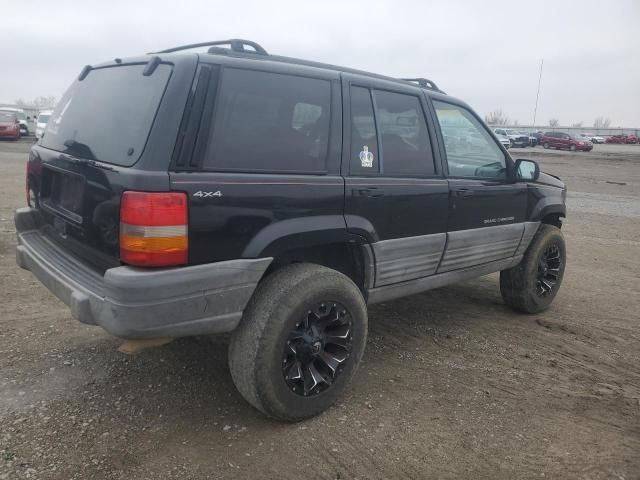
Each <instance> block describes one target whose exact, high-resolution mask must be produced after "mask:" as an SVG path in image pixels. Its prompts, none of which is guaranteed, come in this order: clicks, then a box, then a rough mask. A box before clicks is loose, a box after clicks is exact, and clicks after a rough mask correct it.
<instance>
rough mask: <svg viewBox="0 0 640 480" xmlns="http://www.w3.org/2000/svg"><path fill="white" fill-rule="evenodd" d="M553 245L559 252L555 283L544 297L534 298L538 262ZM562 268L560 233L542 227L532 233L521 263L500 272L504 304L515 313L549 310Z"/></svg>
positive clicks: (558, 230) (535, 295)
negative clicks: (559, 260) (559, 259)
mask: <svg viewBox="0 0 640 480" xmlns="http://www.w3.org/2000/svg"><path fill="white" fill-rule="evenodd" d="M552 245H556V246H557V247H558V250H559V252H560V258H561V262H560V268H559V272H558V277H557V283H556V284H555V286H554V288H553V289H552V290H551V291H550V292H549V293H548V294H546V295H544V296H541V295H539V294H538V287H537V285H538V275H539V270H538V268H539V262H540V259H541V257H542V256H543V254H544V252H545V251H546V250H547V249H548V248H550V247H551V246H552ZM565 266H566V247H565V242H564V237H563V235H562V232H561V231H560V229H559V228H558V227H554V226H553V225H547V224H542V225H540V228H539V229H538V231H537V232H536V234H535V236H534V237H533V240H532V241H531V244H530V245H529V248H528V249H527V252H526V253H525V255H524V257H523V258H522V261H521V262H520V263H519V264H518V265H516V266H515V267H512V268H509V269H507V270H502V271H501V272H500V293H502V298H503V300H504V302H505V303H506V304H507V305H509V306H510V307H511V308H513V309H514V310H516V311H519V312H523V313H538V312H542V311H543V310H546V309H547V308H549V305H551V302H553V299H554V298H555V296H556V294H557V293H558V290H559V289H560V286H561V284H562V277H563V275H564V270H565Z"/></svg>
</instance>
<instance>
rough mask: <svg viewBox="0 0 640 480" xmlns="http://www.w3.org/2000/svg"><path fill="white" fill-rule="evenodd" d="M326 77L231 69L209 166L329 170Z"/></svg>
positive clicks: (208, 155) (217, 116)
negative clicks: (317, 77)
mask: <svg viewBox="0 0 640 480" xmlns="http://www.w3.org/2000/svg"><path fill="white" fill-rule="evenodd" d="M330 100H331V86H330V83H329V82H328V81H326V80H320V79H313V78H306V77H295V76H291V75H281V74H275V73H266V72H258V71H251V70H239V69H234V68H225V69H224V71H223V74H222V82H221V84H220V91H219V95H218V100H217V105H216V113H215V118H214V122H213V129H212V133H211V134H210V138H209V147H208V151H207V153H206V155H205V159H204V165H203V168H204V169H205V170H222V171H225V170H233V171H265V172H278V171H280V172H282V171H287V172H305V173H306V172H310V173H321V172H324V171H326V157H327V144H328V139H329V121H330V111H329V109H330Z"/></svg>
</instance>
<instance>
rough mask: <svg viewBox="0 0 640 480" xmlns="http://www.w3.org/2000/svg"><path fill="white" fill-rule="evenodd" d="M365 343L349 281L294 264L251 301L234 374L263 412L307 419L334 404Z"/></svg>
mask: <svg viewBox="0 0 640 480" xmlns="http://www.w3.org/2000/svg"><path fill="white" fill-rule="evenodd" d="M366 341H367V309H366V304H365V301H364V298H363V296H362V293H361V292H360V290H359V289H358V287H357V286H356V285H355V284H354V283H353V282H352V281H351V280H350V279H349V278H348V277H346V276H345V275H343V274H342V273H340V272H337V271H335V270H331V269H329V268H325V267H321V266H318V265H312V264H305V263H299V264H293V265H288V266H285V267H282V268H281V269H279V270H277V271H275V272H274V273H272V274H271V275H269V276H268V277H267V278H265V279H264V280H263V281H262V283H261V284H260V285H259V286H258V289H257V290H256V292H255V293H254V296H253V298H252V299H251V301H250V302H249V305H248V307H247V309H246V310H245V313H244V316H243V319H242V321H241V323H240V325H239V326H238V328H237V330H236V331H235V332H234V334H233V336H232V339H231V344H230V346H229V366H230V370H231V376H232V378H233V381H234V383H235V385H236V387H237V388H238V390H239V391H240V393H241V394H242V396H243V397H244V398H245V399H246V400H247V401H248V402H249V403H250V404H251V405H253V406H254V407H255V408H257V409H258V410H260V411H261V412H263V413H265V414H267V415H269V416H271V417H274V418H276V419H279V420H286V421H298V420H302V419H304V418H307V417H311V416H313V415H317V414H318V413H320V412H322V411H324V410H326V409H327V408H328V407H329V406H331V405H332V404H333V403H334V402H335V401H336V399H337V398H338V397H339V396H340V394H341V393H342V392H343V390H344V388H345V386H346V385H347V383H348V382H349V380H350V379H351V377H352V376H353V374H354V373H355V372H356V370H357V367H358V365H359V363H360V360H361V358H362V354H363V353H364V348H365V344H366Z"/></svg>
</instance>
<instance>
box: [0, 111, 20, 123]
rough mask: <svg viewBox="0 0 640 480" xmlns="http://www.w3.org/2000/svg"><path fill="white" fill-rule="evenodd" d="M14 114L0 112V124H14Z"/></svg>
mask: <svg viewBox="0 0 640 480" xmlns="http://www.w3.org/2000/svg"><path fill="white" fill-rule="evenodd" d="M16 119H17V117H16V114H15V113H13V112H0V122H15V121H16Z"/></svg>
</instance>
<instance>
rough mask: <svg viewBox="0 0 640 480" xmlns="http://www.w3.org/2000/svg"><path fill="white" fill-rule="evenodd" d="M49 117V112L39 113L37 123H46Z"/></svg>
mask: <svg viewBox="0 0 640 480" xmlns="http://www.w3.org/2000/svg"><path fill="white" fill-rule="evenodd" d="M49 117H51V114H50V113H41V114H40V115H38V123H47V122H48V121H49Z"/></svg>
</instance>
